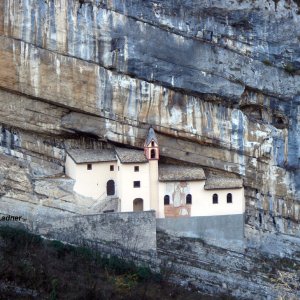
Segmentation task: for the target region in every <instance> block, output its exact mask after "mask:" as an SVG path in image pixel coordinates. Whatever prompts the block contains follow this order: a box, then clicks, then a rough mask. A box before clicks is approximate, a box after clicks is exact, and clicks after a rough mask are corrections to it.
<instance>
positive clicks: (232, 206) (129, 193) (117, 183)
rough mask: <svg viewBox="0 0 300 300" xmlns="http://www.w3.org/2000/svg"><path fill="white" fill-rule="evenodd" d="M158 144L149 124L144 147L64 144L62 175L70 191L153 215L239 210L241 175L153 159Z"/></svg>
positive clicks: (217, 213)
mask: <svg viewBox="0 0 300 300" xmlns="http://www.w3.org/2000/svg"><path fill="white" fill-rule="evenodd" d="M159 155H160V154H159V143H158V140H157V137H156V135H155V132H154V130H153V128H150V129H149V133H148V136H147V138H146V141H145V144H144V151H142V150H133V149H127V148H115V149H102V150H79V149H70V150H68V151H67V156H66V164H65V169H66V174H67V175H68V176H69V177H71V178H73V179H74V180H75V184H74V191H75V192H76V193H78V194H80V195H83V196H85V197H91V198H93V199H104V198H105V199H109V198H110V197H111V198H119V199H120V205H121V208H120V211H121V212H131V211H142V210H145V211H146V210H155V211H156V215H157V217H158V218H165V217H166V218H167V217H184V216H186V217H188V216H221V215H234V214H243V213H244V211H245V203H244V202H245V201H244V188H243V181H242V179H236V178H220V177H210V178H208V179H207V178H206V177H205V174H204V171H203V169H202V168H200V167H192V166H184V165H167V164H160V163H159Z"/></svg>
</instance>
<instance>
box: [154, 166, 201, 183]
mask: <svg viewBox="0 0 300 300" xmlns="http://www.w3.org/2000/svg"><path fill="white" fill-rule="evenodd" d="M204 179H205V174H204V171H203V169H202V168H199V167H191V166H177V165H159V167H158V180H159V181H195V180H204Z"/></svg>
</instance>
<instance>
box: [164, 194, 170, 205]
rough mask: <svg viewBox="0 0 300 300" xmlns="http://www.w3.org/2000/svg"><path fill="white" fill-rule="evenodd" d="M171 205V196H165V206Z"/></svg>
mask: <svg viewBox="0 0 300 300" xmlns="http://www.w3.org/2000/svg"><path fill="white" fill-rule="evenodd" d="M169 204H170V196H169V195H165V196H164V205H169Z"/></svg>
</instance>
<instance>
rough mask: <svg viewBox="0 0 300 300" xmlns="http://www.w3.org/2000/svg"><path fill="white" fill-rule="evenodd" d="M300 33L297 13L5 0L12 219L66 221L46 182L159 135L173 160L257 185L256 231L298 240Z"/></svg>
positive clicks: (265, 7) (2, 66) (288, 7)
mask: <svg viewBox="0 0 300 300" xmlns="http://www.w3.org/2000/svg"><path fill="white" fill-rule="evenodd" d="M299 32H300V15H299V8H298V6H297V4H296V3H294V2H293V1H282V0H280V1H267V0H261V1H246V0H245V1H241V0H239V1H235V0H231V1H229V0H228V1H227V0H226V1H214V0H206V1H198V0H197V1H196V0H184V1H182V0H181V1H177V0H173V1H169V0H155V1H140V0H130V1H129V0H114V1H110V0H91V1H87V0H85V1H75V0H60V1H58V0H22V1H14V0H3V1H1V3H0V107H1V110H0V122H1V124H2V125H1V127H2V130H1V143H2V144H1V145H2V148H1V151H2V152H5V153H6V154H10V155H13V156H16V157H19V158H20V160H19V162H18V163H19V164H21V165H22V163H23V166H21V167H20V166H18V167H17V166H15V168H16V171H15V173H14V174H17V175H18V176H19V177H20V178H21V179H20V178H19V179H20V182H21V183H20V182H18V181H16V180H15V179H14V178H12V177H13V176H9V175H8V173H7V172H6V169H5V168H6V167H5V165H7V164H9V163H10V160H9V158H7V156H2V161H5V163H3V164H1V166H0V168H1V175H0V176H2V179H3V180H4V181H3V182H4V184H2V186H1V187H0V189H1V190H0V192H1V195H2V200H3V201H4V202H5V203H6V205H2V207H1V209H5V208H6V207H8V206H7V205H8V203H13V202H14V201H15V202H14V203H16V205H17V203H18V202H19V201H20V200H22V201H23V203H24V201H25V202H28V201H29V202H32V203H35V204H37V203H38V204H39V205H40V204H41V201H44V200H45V199H47V201H48V202H49V201H50V202H51V201H52V202H51V206H54V207H57V208H60V209H62V208H65V206H63V205H62V206H61V205H58V204H57V203H55V201H54V200H53V199H61V198H59V197H58V198H55V197H54V198H53V196H51V195H50V196H49V195H46V194H45V192H44V193H41V192H38V191H37V189H36V181H35V180H34V179H35V178H36V177H37V176H39V177H40V176H49V175H55V174H58V173H61V172H62V171H63V165H64V156H65V148H66V147H67V146H70V145H82V146H89V147H100V146H101V142H99V140H101V141H110V142H118V143H122V144H126V145H130V146H134V147H142V144H143V141H144V137H145V135H146V130H147V129H148V128H149V125H150V124H151V125H152V126H153V127H154V129H155V130H156V132H157V133H158V138H159V142H160V147H161V154H162V155H163V156H165V157H167V158H175V159H179V160H182V161H185V162H190V163H195V164H199V165H202V166H204V167H206V169H207V172H224V171H226V172H231V173H233V174H235V175H239V176H242V177H243V178H244V183H245V193H246V223H247V224H248V225H250V226H254V225H255V226H257V228H263V229H267V230H270V231H277V232H281V233H285V234H292V235H296V236H298V237H299V236H300V226H299V219H300V170H299V167H300V165H299V162H300V76H299V75H300V48H299V41H300V35H299ZM18 168H20V171H18ZM22 176H23V177H22ZM22 178H23V179H22ZM51 197H52V198H51ZM51 199H52V200H51ZM74 201H75V200H74ZM4 202H2V203H4ZM75 202H76V201H75ZM7 211H8V210H7ZM71 211H72V209H71Z"/></svg>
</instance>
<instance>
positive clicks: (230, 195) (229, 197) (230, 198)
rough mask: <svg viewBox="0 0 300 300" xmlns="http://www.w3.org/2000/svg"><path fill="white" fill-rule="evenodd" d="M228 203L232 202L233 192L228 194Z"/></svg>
mask: <svg viewBox="0 0 300 300" xmlns="http://www.w3.org/2000/svg"><path fill="white" fill-rule="evenodd" d="M227 203H232V194H231V193H228V194H227Z"/></svg>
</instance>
